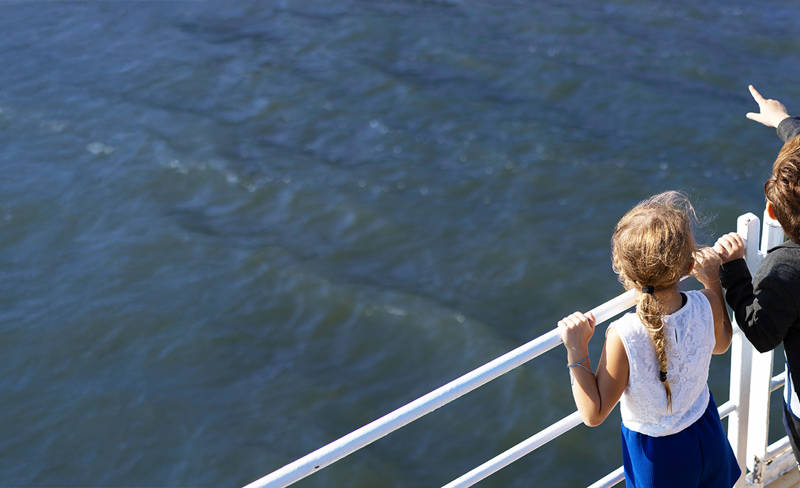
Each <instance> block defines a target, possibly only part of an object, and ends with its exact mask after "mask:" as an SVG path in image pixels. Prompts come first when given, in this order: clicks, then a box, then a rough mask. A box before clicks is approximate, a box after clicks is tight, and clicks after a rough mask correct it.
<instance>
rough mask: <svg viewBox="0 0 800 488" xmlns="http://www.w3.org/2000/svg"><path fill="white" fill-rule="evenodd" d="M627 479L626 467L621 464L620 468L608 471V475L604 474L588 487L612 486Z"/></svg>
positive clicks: (605, 487)
mask: <svg viewBox="0 0 800 488" xmlns="http://www.w3.org/2000/svg"><path fill="white" fill-rule="evenodd" d="M624 479H625V469H624V468H623V467H622V466H620V467H619V468H617V469H615V470H614V471H612V472H610V473H608V474H607V475H605V476H603V477H602V478H600V479H599V480H597V481H595V482H594V483H592V484H591V485H589V486H588V488H611V487H612V486H614V485H617V484H619V483H622V481H623V480H624Z"/></svg>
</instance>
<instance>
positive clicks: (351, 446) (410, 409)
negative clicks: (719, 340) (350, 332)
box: [246, 213, 793, 488]
mask: <svg viewBox="0 0 800 488" xmlns="http://www.w3.org/2000/svg"><path fill="white" fill-rule="evenodd" d="M767 219H768V217H766V216H765V222H764V234H765V235H764V236H763V239H762V242H761V244H762V248H761V250H759V249H758V246H757V244H758V240H759V230H760V229H759V220H758V217H756V216H755V215H753V214H752V213H748V214H746V215H742V216H741V217H739V219H738V220H737V232H739V233H740V234H741V235H742V237H744V238H745V242H746V249H747V252H746V257H747V262H748V267H749V268H750V269H751V273H754V272H755V270H756V269H757V268H758V266H759V265H760V263H761V259H762V258H763V256H764V255H765V253H766V250H767V249H769V248H771V247H772V246H774V245H776V244H779V243H781V242H783V240H784V237H783V233H782V231H781V230H780V226H777V229H776V228H775V227H776V224H777V223H776V222H775V221H772V219H769V221H771V222H769V221H768V220H767ZM635 300H636V294H635V292H634V291H628V292H626V293H623V294H621V295H619V296H617V297H616V298H614V299H612V300H609V301H608V302H606V303H604V304H602V305H600V306H598V307H595V308H594V309H593V310H591V312H592V313H593V314H594V315H595V317H596V318H597V323H598V324H599V323H602V322H605V321H607V320H609V319H610V318H612V317H614V316H616V315H617V314H619V313H621V312H623V311H625V310H627V309H628V308H630V307H632V306H633V305H634V304H635ZM560 344H561V340H560V338H559V337H558V331H557V329H556V330H552V331H550V332H548V333H546V334H544V335H542V336H540V337H538V338H536V339H534V340H532V341H530V342H529V343H527V344H525V345H523V346H520V347H519V348H517V349H514V350H513V351H510V352H508V353H506V354H505V355H503V356H500V357H499V358H497V359H495V360H493V361H491V362H489V363H487V364H485V365H483V366H481V367H479V368H477V369H475V370H473V371H471V372H469V373H467V374H465V375H463V376H461V377H459V378H457V379H455V380H453V381H451V382H450V383H448V384H446V385H444V386H442V387H440V388H438V389H436V390H434V391H432V392H430V393H428V394H427V395H424V396H422V397H420V398H418V399H417V400H415V401H413V402H411V403H409V404H407V405H405V406H403V407H401V408H399V409H397V410H395V411H393V412H391V413H389V414H387V415H385V416H383V417H381V418H379V419H378V420H375V421H374V422H371V423H370V424H367V425H365V426H364V427H361V428H360V429H358V430H356V431H354V432H352V433H350V434H348V435H346V436H344V437H342V438H340V439H338V440H336V441H334V442H332V443H330V444H328V445H326V446H324V447H322V448H320V449H318V450H316V451H314V452H312V453H310V454H308V455H306V456H304V457H302V458H300V459H298V460H297V461H295V462H293V463H291V464H288V465H286V466H284V467H283V468H281V469H279V470H277V471H275V472H273V473H271V474H269V475H267V476H264V477H263V478H260V479H258V480H256V481H254V482H252V483H250V484H249V485H247V487H246V488H255V487H284V486H288V485H290V484H292V483H294V482H296V481H298V480H300V479H302V478H305V477H306V476H308V475H310V474H312V473H314V472H316V471H318V470H320V469H322V468H324V467H325V466H328V465H330V464H331V463H334V462H336V461H337V460H339V459H341V458H342V457H344V456H347V455H348V454H350V453H352V452H354V451H356V450H358V449H360V448H362V447H364V446H366V445H368V444H370V443H372V442H374V441H375V440H377V439H379V438H381V437H383V436H385V435H387V434H389V433H391V432H393V431H394V430H397V429H399V428H400V427H402V426H404V425H406V424H408V423H410V422H412V421H414V420H416V419H417V418H419V417H421V416H423V415H425V414H427V413H430V412H432V411H433V410H436V409H437V408H439V407H441V406H442V405H445V404H446V403H449V402H451V401H453V400H455V399H456V398H459V397H460V396H462V395H464V394H466V393H468V392H470V391H472V390H474V389H476V388H478V387H480V386H482V385H483V384H485V383H487V382H489V381H491V380H493V379H495V378H497V377H498V376H500V375H502V374H505V373H506V372H508V371H510V370H512V369H514V368H516V367H518V366H521V365H522V364H524V363H526V362H528V361H530V360H531V359H534V358H535V357H537V356H539V355H541V354H543V353H544V352H547V351H549V350H551V349H553V348H555V347H557V346H558V345H560ZM767 354H770V357H769V360H768V361H767V360H766V359H765V358H763V357H755V356H754V355H753V348H752V346H750V344H749V343H747V342H746V338H744V337H743V334H742V333H741V331H740V330H739V329H738V327H735V329H734V337H733V342H732V352H731V383H730V394H731V396H730V400H729V401H728V402H726V403H724V404H723V405H721V406H720V407H719V414H720V417H723V418H724V417H725V416H729V420H728V438H729V440H730V442H731V445H732V446H733V448H734V452H735V453H736V456H737V458H738V459H739V460H740V462H741V461H742V459H743V458H747V460H748V465H749V466H752V468H755V469H756V473H755V474H756V475H758V476H755V478H756V479H755V480H754V481H755V482H756V484H748V485H747V486H762V484H759V483H763V481H764V480H765V479H766V478H765V476H764V473H765V471H767V472H768V473H769V475H770V476H776V474H775V473H776V472H777V471H776V469H777V468H778V467H780V468H781V469H784V464H786V465H787V466H788V465H789V464H791V463H790V462H789V461H787V460H786V459H785V458H786V456H785V455H786V445H785V444H786V443H788V439H787V438H784V439H782V440H781V441H779V442H777V443H775V444H773V445H771V446H767V445H766V432H768V430H769V416H768V414H769V410H768V409H769V404H768V401H769V392H770V391H773V390H775V389H777V388H779V387H780V385H781V384H783V383H784V382H785V372H784V373H781V374H779V375H776V376H775V377H772V376H771V370H772V358H771V353H767ZM767 363H768V364H769V367H767ZM764 378H766V379H764ZM765 398H766V402H765V400H764V399H765ZM765 403H766V407H764V404H765ZM765 408H766V409H765ZM580 423H581V421H580V416H579V414H578V412H574V413H573V414H571V415H569V416H567V417H565V418H563V419H561V420H560V421H558V422H556V423H555V424H553V425H551V426H549V427H547V428H545V429H544V430H542V431H540V432H539V433H537V434H535V435H534V436H532V437H530V438H529V439H527V440H525V441H523V442H522V443H520V444H518V445H517V446H515V447H513V448H512V449H509V450H508V451H506V452H504V453H502V454H500V455H498V456H496V457H495V458H493V459H492V460H490V461H488V462H486V463H484V464H482V465H481V466H478V467H477V468H475V469H473V470H472V471H470V472H469V473H467V474H465V475H463V476H461V477H460V478H458V479H456V480H454V481H452V482H451V483H449V484H447V485H445V486H446V487H447V488H452V487H466V486H471V485H472V484H474V483H477V482H478V481H480V480H482V479H484V478H486V477H487V476H489V475H491V474H492V473H494V472H496V471H497V470H499V469H502V468H503V467H505V466H507V465H508V464H510V463H512V462H514V461H516V460H517V459H519V458H521V457H523V456H524V455H526V454H528V453H530V452H532V451H533V450H535V449H537V448H538V447H540V446H542V445H544V444H545V443H547V442H549V441H551V440H552V439H554V438H556V437H558V436H560V435H561V434H563V433H564V432H566V431H568V430H570V429H572V428H573V427H575V426H576V425H579V424H580ZM762 438H763V447H762ZM753 439H755V440H756V442H755V443H753V442H752V440H753ZM790 451H791V450H790ZM755 456H758V457H757V458H756V457H755ZM770 456H773V457H775V456H780V459H781V461H780V465H778V464H776V463H773V464H774V466H769V463H770V462H772V461H773V459H772V458H771V457H770ZM792 458H793V456H792ZM751 461H752V463H751ZM787 463H788V464H787ZM742 467H743V472H744V469H745V467H744V466H742ZM752 468H751V469H752ZM752 474H753V473H751V475H752ZM751 478H752V476H751ZM623 479H624V474H623V470H622V468H621V467H620V468H618V469H617V470H615V471H613V472H612V473H609V474H608V475H606V476H605V477H603V478H602V479H600V480H598V481H597V482H595V483H594V484H592V485H591V487H590V488H606V487H611V486H613V485H615V484H617V483H619V482H620V481H622V480H623ZM743 479H744V477H742V480H740V483H737V485H736V486H737V487H738V486H744V485H743V484H742V483H743V482H744V481H743Z"/></svg>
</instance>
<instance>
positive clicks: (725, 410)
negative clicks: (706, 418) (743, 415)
mask: <svg viewBox="0 0 800 488" xmlns="http://www.w3.org/2000/svg"><path fill="white" fill-rule="evenodd" d="M717 411H718V412H719V418H721V419H724V418H725V417H727V416H728V415H730V414H732V413H733V412H735V411H736V404H735V403H733V402H732V401H730V400H728V401H727V402H725V403H723V404H722V405H720V406H719V407H717Z"/></svg>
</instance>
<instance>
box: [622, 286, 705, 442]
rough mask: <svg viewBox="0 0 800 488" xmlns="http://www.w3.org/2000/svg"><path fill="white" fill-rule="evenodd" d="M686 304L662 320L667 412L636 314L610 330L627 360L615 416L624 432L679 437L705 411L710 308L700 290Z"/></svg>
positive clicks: (652, 354)
mask: <svg viewBox="0 0 800 488" xmlns="http://www.w3.org/2000/svg"><path fill="white" fill-rule="evenodd" d="M686 298H687V300H686V304H685V305H684V306H683V307H681V308H680V309H679V310H678V311H676V312H675V313H673V314H672V315H664V316H663V322H664V327H665V330H664V333H665V337H666V339H667V344H668V346H667V380H668V381H669V384H670V387H671V389H672V412H671V413H670V412H668V411H667V395H666V392H665V390H664V385H663V384H662V383H661V381H660V380H659V371H660V368H659V366H658V361H657V360H656V353H655V347H654V346H653V342H652V341H651V340H650V334H649V333H648V332H647V329H645V327H644V325H642V322H641V321H640V320H639V317H638V316H637V315H636V313H627V314H625V315H624V316H623V317H622V318H620V319H619V320H617V321H615V322H614V323H613V324H612V326H613V327H614V329H616V331H617V334H619V337H620V338H621V339H622V344H623V345H624V346H625V352H626V353H627V355H628V365H629V371H630V372H629V376H628V385H627V387H626V388H625V391H624V392H623V393H622V399H621V400H620V411H621V413H622V423H623V424H625V427H627V428H629V429H631V430H635V431H636V432H641V433H642V434H646V435H649V436H652V437H662V436H666V435H670V434H674V433H676V432H680V431H682V430H683V429H685V428H686V427H689V426H690V425H692V424H693V423H694V422H695V421H696V420H697V419H699V418H700V417H701V416H702V415H703V413H704V412H705V410H706V407H707V406H708V399H709V392H708V384H707V380H708V367H709V364H710V363H711V354H712V351H713V350H714V345H715V343H716V339H715V338H714V317H713V313H712V311H711V304H710V303H709V301H708V299H707V298H706V296H705V295H703V293H701V292H700V291H690V292H686Z"/></svg>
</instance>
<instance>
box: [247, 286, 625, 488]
mask: <svg viewBox="0 0 800 488" xmlns="http://www.w3.org/2000/svg"><path fill="white" fill-rule="evenodd" d="M635 302H636V294H635V292H634V291H633V290H629V291H627V292H625V293H623V294H621V295H619V296H617V297H615V298H613V299H611V300H609V301H607V302H605V303H603V304H601V305H599V306H597V307H595V308H594V309H592V310H591V313H592V314H594V316H595V318H596V319H597V323H598V324H599V323H601V322H604V321H606V320H608V319H610V318H612V317H614V316H615V315H617V314H619V313H621V312H624V311H625V310H627V309H628V308H630V307H632V306H633V305H634V303H635ZM559 344H561V338H560V337H559V335H558V329H553V330H551V331H550V332H548V333H546V334H544V335H541V336H539V337H537V338H536V339H534V340H532V341H530V342H528V343H527V344H524V345H522V346H520V347H518V348H517V349H514V350H513V351H511V352H508V353H506V354H504V355H502V356H500V357H499V358H497V359H495V360H493V361H491V362H489V363H486V364H485V365H483V366H481V367H479V368H477V369H475V370H473V371H471V372H469V373H467V374H465V375H464V376H461V377H459V378H457V379H455V380H453V381H451V382H450V383H447V384H446V385H444V386H441V387H439V388H437V389H436V390H434V391H432V392H430V393H428V394H427V395H424V396H422V397H420V398H418V399H416V400H414V401H413V402H411V403H409V404H407V405H404V406H402V407H400V408H398V409H397V410H395V411H393V412H391V413H389V414H386V415H384V416H383V417H381V418H379V419H377V420H375V421H373V422H371V423H369V424H367V425H365V426H363V427H361V428H360V429H358V430H355V431H353V432H351V433H350V434H348V435H346V436H344V437H342V438H340V439H338V440H336V441H333V442H331V443H330V444H328V445H326V446H323V447H321V448H319V449H317V450H316V451H314V452H311V453H309V454H307V455H305V456H303V457H302V458H300V459H298V460H296V461H294V462H292V463H290V464H287V465H286V466H284V467H282V468H280V469H278V470H277V471H274V472H272V473H270V474H268V475H266V476H264V477H262V478H259V479H258V480H256V481H253V482H252V483H250V484H248V485H247V486H246V487H245V488H257V487H258V488H261V487H264V488H267V487H269V488H275V487H284V486H288V485H290V484H292V483H295V482H296V481H299V480H301V479H303V478H305V477H306V476H309V475H310V474H312V473H314V472H316V471H319V470H320V469H322V468H324V467H325V466H328V465H330V464H332V463H334V462H336V461H338V460H339V459H341V458H343V457H345V456H347V455H348V454H351V453H352V452H355V451H357V450H358V449H361V448H362V447H364V446H366V445H368V444H370V443H372V442H374V441H376V440H378V439H380V438H381V437H384V436H386V435H388V434H389V433H391V432H394V431H395V430H397V429H399V428H400V427H403V426H404V425H406V424H408V423H410V422H413V421H414V420H416V419H418V418H420V417H422V416H423V415H426V414H428V413H430V412H432V411H434V410H436V409H437V408H439V407H441V406H443V405H445V404H447V403H450V402H452V401H453V400H455V399H456V398H459V397H461V396H462V395H465V394H466V393H469V392H470V391H472V390H474V389H476V388H478V387H480V386H482V385H484V384H486V383H488V382H489V381H491V380H493V379H495V378H497V377H498V376H501V375H503V374H505V373H507V372H509V371H511V370H512V369H514V368H517V367H519V366H521V365H523V364H525V363H526V362H528V361H530V360H531V359H533V358H535V357H537V356H539V355H541V354H543V353H545V352H547V351H549V350H550V349H553V348H554V347H556V346H558V345H559Z"/></svg>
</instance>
